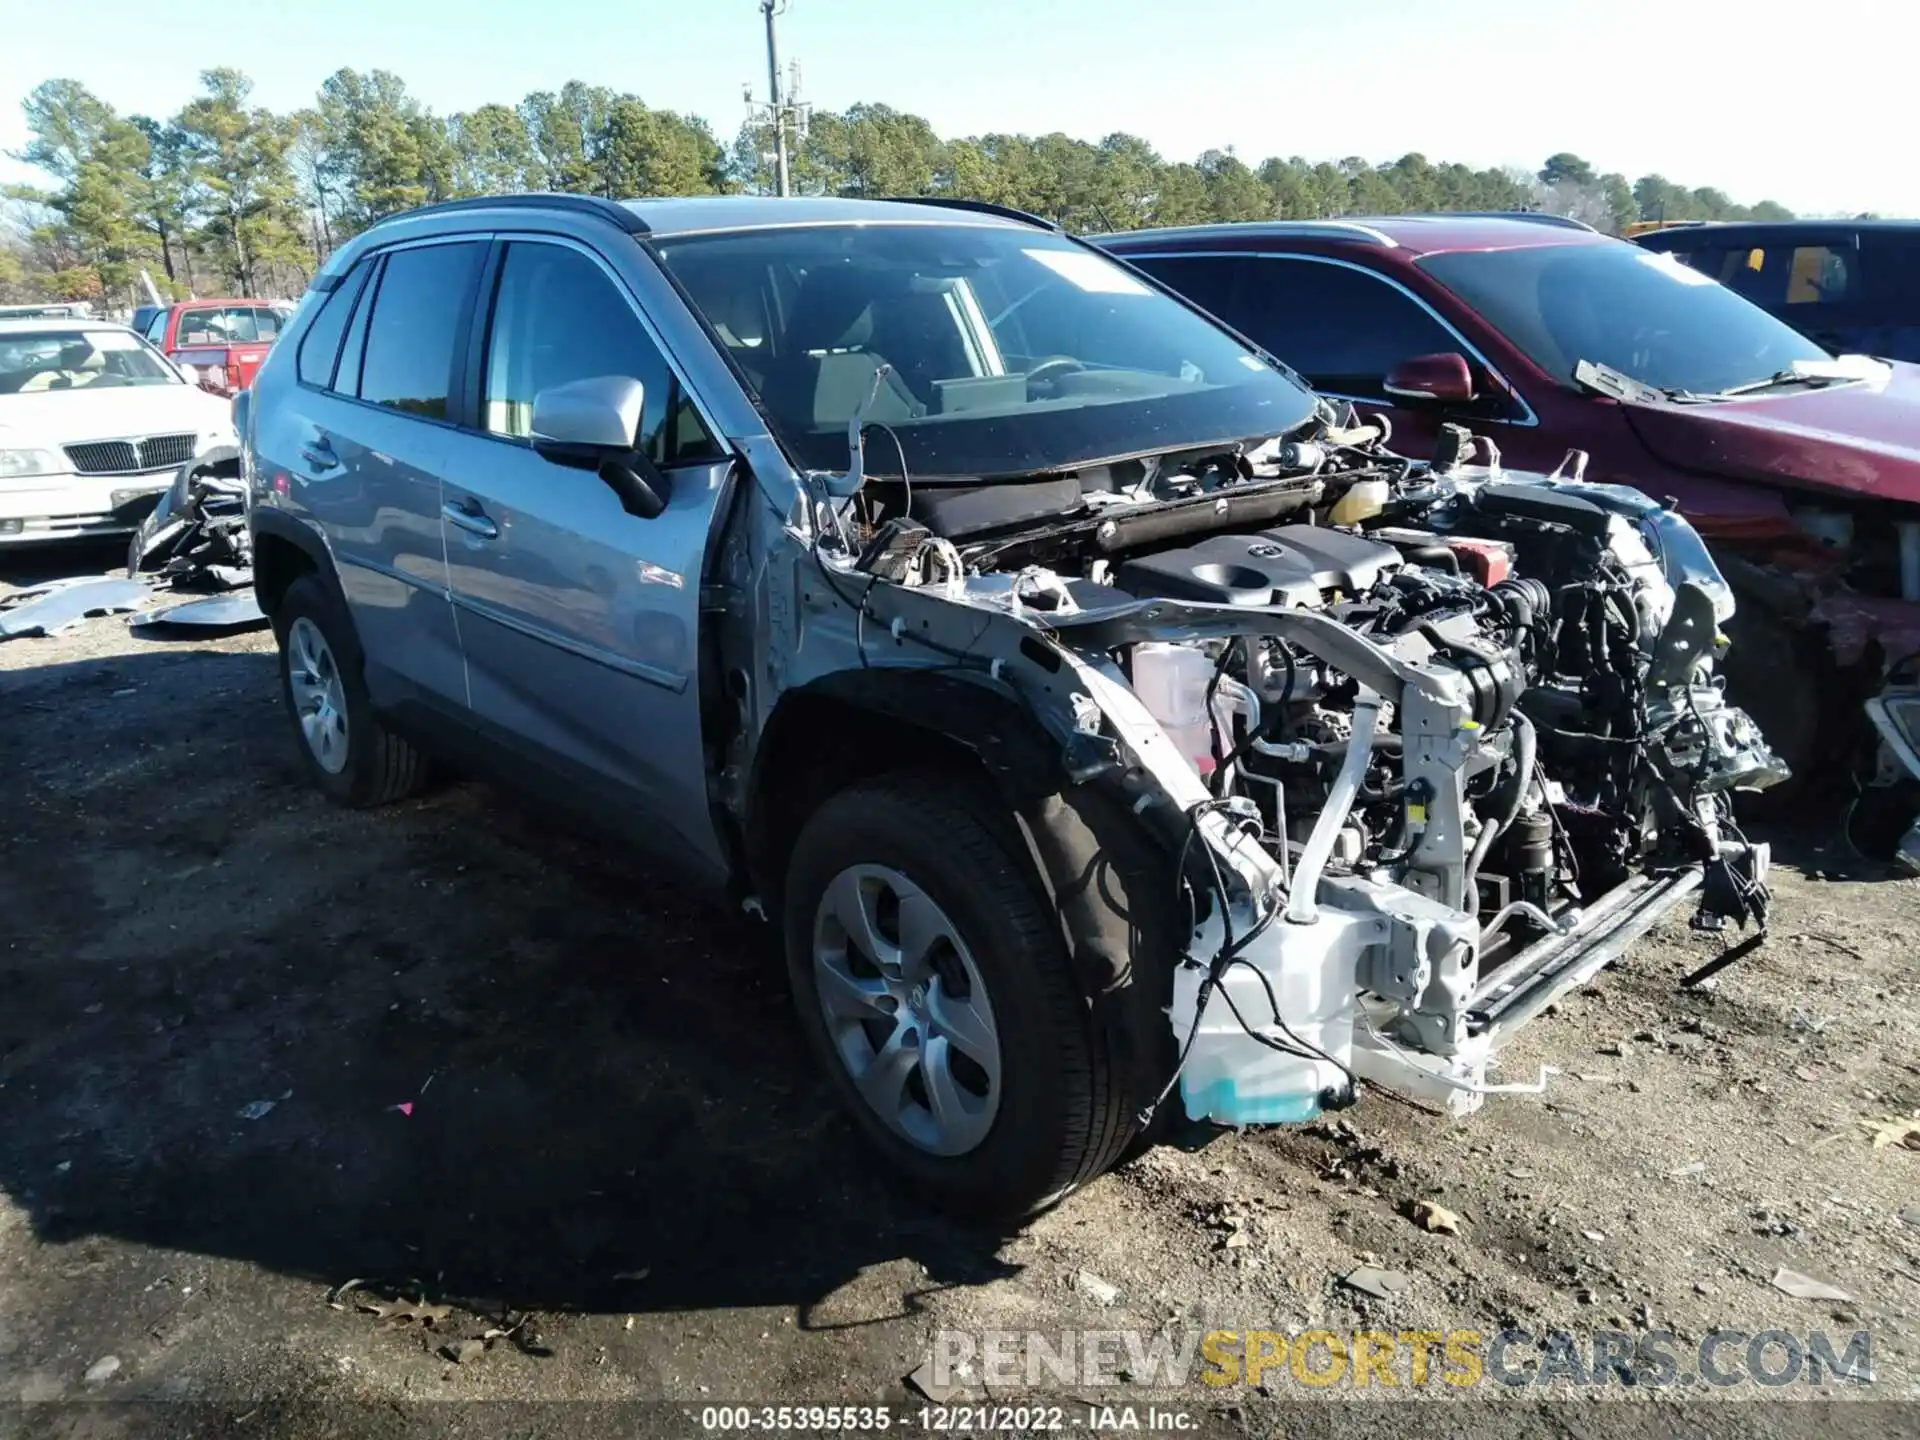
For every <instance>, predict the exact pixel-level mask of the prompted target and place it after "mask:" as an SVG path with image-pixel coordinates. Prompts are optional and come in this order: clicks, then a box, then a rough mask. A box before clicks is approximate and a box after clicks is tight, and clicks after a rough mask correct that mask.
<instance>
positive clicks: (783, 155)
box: [760, 0, 793, 195]
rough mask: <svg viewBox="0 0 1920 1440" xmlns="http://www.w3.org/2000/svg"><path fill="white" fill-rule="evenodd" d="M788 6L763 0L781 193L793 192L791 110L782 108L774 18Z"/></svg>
mask: <svg viewBox="0 0 1920 1440" xmlns="http://www.w3.org/2000/svg"><path fill="white" fill-rule="evenodd" d="M786 8H787V4H786V0H760V13H761V14H762V15H764V16H766V17H767V99H768V100H769V101H771V102H772V109H773V184H774V190H775V193H777V194H780V195H791V194H792V193H793V183H792V181H791V180H790V179H789V177H788V175H787V112H786V111H785V110H783V109H781V107H780V51H779V49H778V47H777V44H776V42H775V40H774V36H773V17H774V16H776V15H778V14H779V13H780V12H781V11H783V10H785V9H786Z"/></svg>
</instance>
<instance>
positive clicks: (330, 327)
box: [300, 260, 373, 390]
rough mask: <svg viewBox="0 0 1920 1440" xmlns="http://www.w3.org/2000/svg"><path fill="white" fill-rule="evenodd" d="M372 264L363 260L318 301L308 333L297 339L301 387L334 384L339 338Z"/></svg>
mask: <svg viewBox="0 0 1920 1440" xmlns="http://www.w3.org/2000/svg"><path fill="white" fill-rule="evenodd" d="M372 265H373V262H372V261H370V260H362V261H361V262H360V263H359V264H358V265H356V266H354V267H353V269H351V270H349V271H348V272H347V273H346V274H345V275H344V276H342V277H341V279H340V283H339V284H338V285H336V286H334V288H333V291H332V293H331V294H329V295H328V296H327V298H326V299H325V300H323V301H321V302H320V309H319V311H318V313H316V314H315V315H314V317H313V324H311V325H309V326H308V327H307V333H306V334H305V335H304V336H302V337H301V340H300V383H301V384H302V385H318V386H319V387H320V388H321V389H323V390H324V389H326V388H327V387H328V386H330V385H332V384H333V362H334V361H335V360H336V359H338V358H339V355H340V336H341V333H342V332H343V331H345V330H346V328H347V316H348V315H349V314H350V313H352V310H353V301H354V297H355V296H357V295H358V294H359V293H360V284H361V282H362V281H363V280H365V279H366V278H367V271H368V270H370V269H371V268H372Z"/></svg>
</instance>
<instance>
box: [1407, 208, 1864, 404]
mask: <svg viewBox="0 0 1920 1440" xmlns="http://www.w3.org/2000/svg"><path fill="white" fill-rule="evenodd" d="M1418 263H1419V265H1420V267H1421V268H1422V269H1423V270H1425V271H1426V272H1427V273H1428V274H1430V275H1432V276H1433V278H1434V279H1436V280H1438V281H1439V282H1440V283H1441V284H1442V285H1445V286H1446V287H1447V288H1448V289H1449V290H1451V291H1453V293H1454V294H1456V295H1458V296H1459V297H1460V298H1461V299H1462V300H1464V301H1466V303H1467V304H1468V305H1471V306H1472V307H1473V308H1474V309H1475V310H1477V311H1478V312H1479V313H1480V314H1481V315H1482V316H1484V317H1485V318H1486V320H1487V321H1488V322H1489V323H1490V324H1492V325H1493V327H1494V328H1495V329H1497V330H1499V331H1500V332H1501V333H1502V334H1504V335H1505V336H1506V337H1507V339H1509V340H1511V341H1512V342H1513V343H1514V344H1515V345H1517V346H1518V347H1519V348H1520V349H1521V350H1522V351H1524V352H1525V353H1526V355H1527V357H1528V358H1529V359H1530V360H1532V361H1533V362H1534V363H1535V364H1536V365H1538V366H1539V367H1540V368H1541V369H1542V370H1545V371H1546V372H1547V373H1548V374H1549V375H1551V376H1553V377H1554V378H1555V379H1556V380H1559V381H1561V382H1563V383H1569V384H1570V383H1571V382H1572V379H1573V367H1574V366H1575V364H1577V363H1578V362H1579V361H1582V360H1590V361H1592V362H1594V363H1595V364H1597V365H1607V366H1611V367H1612V368H1613V369H1615V370H1618V371H1620V372H1621V373H1622V374H1625V375H1630V376H1632V377H1633V378H1634V379H1635V380H1638V381H1639V382H1640V383H1641V384H1643V385H1652V386H1654V387H1655V388H1657V389H1660V390H1677V391H1686V392H1689V393H1691V394H1695V395H1711V394H1714V393H1716V392H1718V391H1721V390H1728V389H1731V388H1733V387H1734V386H1737V385H1750V384H1753V383H1754V382H1755V381H1761V380H1765V379H1767V378H1768V377H1769V376H1772V375H1777V374H1779V373H1780V372H1781V371H1783V370H1786V369H1789V368H1790V367H1791V366H1792V365H1793V363H1794V362H1795V361H1796V360H1825V359H1827V358H1828V356H1827V352H1826V351H1824V350H1822V349H1821V348H1820V347H1819V346H1818V345H1815V344H1814V343H1813V342H1812V341H1811V340H1808V339H1807V338H1806V337H1805V336H1803V335H1801V334H1800V333H1799V332H1798V331H1797V330H1794V329H1792V328H1791V327H1789V326H1788V325H1786V324H1784V323H1783V322H1781V321H1779V320H1776V319H1774V318H1773V316H1771V315H1769V314H1767V312H1766V311H1764V310H1762V309H1760V308H1759V307H1758V306H1755V305H1753V304H1750V303H1749V302H1748V301H1746V300H1743V299H1741V298H1740V297H1739V296H1738V295H1736V294H1734V293H1733V292H1732V291H1731V290H1728V289H1726V288H1724V287H1723V286H1721V285H1720V284H1719V283H1718V282H1716V281H1714V280H1712V279H1709V278H1708V277H1707V276H1705V275H1702V274H1700V273H1699V272H1698V271H1696V270H1689V269H1688V268H1687V267H1686V266H1685V265H1682V264H1680V263H1679V262H1678V261H1677V260H1675V259H1674V258H1673V257H1672V256H1670V255H1659V254H1655V253H1653V252H1652V251H1649V250H1642V249H1641V248H1640V247H1639V246H1637V245H1625V244H1619V245H1540V246H1530V247H1527V248H1525V249H1519V250H1477V251H1466V250H1462V251H1455V252H1452V253H1448V254H1442V255H1429V256H1427V257H1426V258H1425V259H1423V260H1421V261H1419V262H1418Z"/></svg>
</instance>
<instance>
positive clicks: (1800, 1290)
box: [1768, 1266, 1853, 1301]
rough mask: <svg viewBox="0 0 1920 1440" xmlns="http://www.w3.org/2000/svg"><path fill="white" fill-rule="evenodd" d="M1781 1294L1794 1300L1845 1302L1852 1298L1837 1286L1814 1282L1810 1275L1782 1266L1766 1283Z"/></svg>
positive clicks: (1818, 1281)
mask: <svg viewBox="0 0 1920 1440" xmlns="http://www.w3.org/2000/svg"><path fill="white" fill-rule="evenodd" d="M1768 1283H1770V1284H1771V1285H1772V1286H1773V1288H1774V1289H1776V1290H1778V1291H1780V1292H1781V1293H1782V1294H1785V1295H1791V1296H1792V1297H1793V1298H1794V1299H1796V1300H1846V1301H1851V1300H1852V1299H1853V1296H1851V1295H1849V1294H1848V1293H1847V1292H1846V1291H1844V1290H1842V1289H1840V1287H1839V1286H1837V1285H1829V1284H1828V1283H1827V1282H1826V1281H1824V1280H1816V1279H1814V1278H1813V1276H1811V1275H1802V1274H1801V1273H1800V1272H1799V1271H1798V1270H1789V1269H1787V1268H1786V1267H1784V1266H1782V1267H1781V1268H1780V1269H1778V1270H1776V1271H1774V1272H1773V1279H1772V1280H1771V1281H1770V1282H1768Z"/></svg>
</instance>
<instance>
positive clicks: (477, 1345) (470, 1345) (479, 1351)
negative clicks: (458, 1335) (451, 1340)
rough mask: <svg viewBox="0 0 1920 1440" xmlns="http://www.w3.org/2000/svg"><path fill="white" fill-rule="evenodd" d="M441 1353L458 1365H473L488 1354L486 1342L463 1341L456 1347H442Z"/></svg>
mask: <svg viewBox="0 0 1920 1440" xmlns="http://www.w3.org/2000/svg"><path fill="white" fill-rule="evenodd" d="M440 1353H441V1354H442V1355H444V1356H446V1357H447V1359H449V1360H451V1361H452V1362H453V1363H454V1364H456V1365H471V1364H472V1363H473V1362H474V1361H476V1360H478V1359H479V1358H480V1357H481V1356H482V1355H484V1354H486V1353H487V1342H486V1341H484V1340H462V1341H460V1342H459V1343H458V1344H456V1345H442V1346H441V1347H440Z"/></svg>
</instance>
